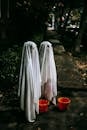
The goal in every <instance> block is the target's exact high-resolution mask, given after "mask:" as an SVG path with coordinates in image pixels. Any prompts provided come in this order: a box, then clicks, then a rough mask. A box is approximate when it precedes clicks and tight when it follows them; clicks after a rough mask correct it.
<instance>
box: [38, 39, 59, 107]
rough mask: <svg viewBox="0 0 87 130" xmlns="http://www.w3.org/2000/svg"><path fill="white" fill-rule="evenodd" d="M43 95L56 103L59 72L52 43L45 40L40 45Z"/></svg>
mask: <svg viewBox="0 0 87 130" xmlns="http://www.w3.org/2000/svg"><path fill="white" fill-rule="evenodd" d="M39 53H40V69H41V97H44V98H46V99H48V100H49V101H52V103H53V104H55V105H56V96H57V72H56V66H55V61H54V54H53V48H52V44H51V43H50V42H48V41H43V42H42V43H41V45H40V50H39Z"/></svg>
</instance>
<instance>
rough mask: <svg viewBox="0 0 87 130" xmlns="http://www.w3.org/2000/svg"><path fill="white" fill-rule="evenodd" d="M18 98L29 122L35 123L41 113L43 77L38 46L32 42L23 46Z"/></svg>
mask: <svg viewBox="0 0 87 130" xmlns="http://www.w3.org/2000/svg"><path fill="white" fill-rule="evenodd" d="M18 96H19V97H20V108H21V110H22V111H24V112H25V115H26V118H27V120H28V121H29V122H33V121H35V119H36V113H37V114H38V113H39V98H40V96H41V75H40V64H39V55H38V50H37V46H36V44H35V43H34V42H32V41H28V42H25V43H24V46H23V51H22V58H21V67H20V76H19V89H18Z"/></svg>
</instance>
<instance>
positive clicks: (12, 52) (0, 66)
mask: <svg viewBox="0 0 87 130" xmlns="http://www.w3.org/2000/svg"><path fill="white" fill-rule="evenodd" d="M20 57H21V47H18V46H17V45H16V46H14V47H12V48H8V49H7V50H3V51H2V55H1V56H0V82H1V84H2V86H4V85H6V86H10V85H11V84H15V83H17V82H18V77H19V70H20V59H21V58H20Z"/></svg>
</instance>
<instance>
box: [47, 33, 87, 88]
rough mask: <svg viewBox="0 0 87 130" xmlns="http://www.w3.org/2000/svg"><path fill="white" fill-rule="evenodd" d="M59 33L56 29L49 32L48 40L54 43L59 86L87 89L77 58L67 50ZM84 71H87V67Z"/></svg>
mask: <svg viewBox="0 0 87 130" xmlns="http://www.w3.org/2000/svg"><path fill="white" fill-rule="evenodd" d="M57 35H58V34H57V33H56V32H55V31H49V32H48V33H47V40H48V41H50V42H51V43H52V44H53V49H54V56H55V62H56V67H57V75H58V86H59V88H68V89H69V88H70V89H82V90H87V83H85V81H84V79H83V78H82V75H81V73H80V71H79V69H78V67H77V65H76V58H75V57H73V56H72V54H71V53H68V52H67V51H66V50H65V48H64V46H63V45H62V43H61V42H60V41H59V40H58V36H57ZM84 73H87V67H86V69H85V72H84Z"/></svg>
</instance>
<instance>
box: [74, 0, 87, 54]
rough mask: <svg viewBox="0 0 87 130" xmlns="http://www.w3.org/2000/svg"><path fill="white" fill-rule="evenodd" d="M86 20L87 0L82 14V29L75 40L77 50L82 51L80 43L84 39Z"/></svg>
mask: <svg viewBox="0 0 87 130" xmlns="http://www.w3.org/2000/svg"><path fill="white" fill-rule="evenodd" d="M86 21H87V1H86V0H85V2H84V9H83V14H82V16H81V22H80V31H79V34H78V37H77V39H76V42H75V52H76V53H80V44H81V41H82V37H83V33H84V30H85V27H86V25H87V24H86Z"/></svg>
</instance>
